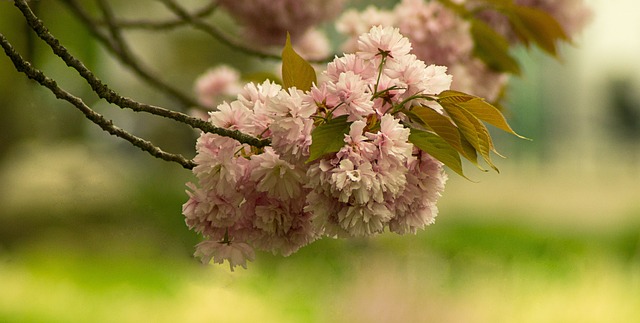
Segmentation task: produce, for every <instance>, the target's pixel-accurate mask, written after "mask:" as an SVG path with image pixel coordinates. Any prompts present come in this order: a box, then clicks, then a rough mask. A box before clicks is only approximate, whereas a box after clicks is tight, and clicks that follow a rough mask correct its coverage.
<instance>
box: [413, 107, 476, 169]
mask: <svg viewBox="0 0 640 323" xmlns="http://www.w3.org/2000/svg"><path fill="white" fill-rule="evenodd" d="M411 112H412V113H413V115H415V116H416V117H418V118H419V119H420V120H421V121H422V123H423V124H424V125H425V127H427V129H429V130H431V131H433V132H434V133H436V134H437V135H438V136H440V137H441V138H442V139H444V140H445V141H446V142H447V143H448V144H449V145H451V146H452V147H453V148H454V149H455V150H457V151H458V152H460V153H461V154H462V156H464V157H465V158H466V159H468V160H469V161H470V162H471V163H473V164H474V165H476V167H478V168H480V169H482V167H480V165H479V164H478V155H477V154H476V150H475V149H474V148H473V146H472V145H471V144H470V143H469V141H468V140H466V138H464V136H462V134H461V133H460V130H459V129H458V127H456V125H455V124H454V123H453V120H451V118H449V117H447V116H445V115H442V114H440V113H438V112H436V111H435V110H433V109H431V108H428V107H423V106H416V107H414V108H413V109H411ZM482 170H484V169H482Z"/></svg>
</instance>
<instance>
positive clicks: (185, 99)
mask: <svg viewBox="0 0 640 323" xmlns="http://www.w3.org/2000/svg"><path fill="white" fill-rule="evenodd" d="M61 1H62V3H64V4H66V5H67V7H68V8H69V9H70V10H71V11H72V12H73V13H74V14H75V15H76V16H77V17H78V18H79V19H80V21H81V22H82V23H83V24H84V25H85V26H86V27H87V28H88V29H89V31H90V32H91V33H92V34H93V35H94V37H95V38H96V39H97V40H99V41H100V42H102V43H103V44H104V45H105V46H106V48H107V50H109V51H111V52H112V53H113V54H114V55H115V56H116V57H117V58H118V59H119V60H120V62H121V63H122V64H124V65H125V66H127V67H129V68H130V69H131V70H132V71H133V72H134V73H136V74H137V75H138V76H139V77H140V78H141V79H142V80H143V81H145V82H147V83H148V84H149V85H151V86H153V87H155V88H157V89H158V90H159V91H161V92H163V93H166V94H168V95H169V96H170V97H172V98H174V99H175V100H177V101H178V102H180V103H181V104H182V105H183V106H185V107H200V105H199V104H198V103H197V102H196V101H195V100H193V99H192V98H191V97H189V96H188V95H186V94H184V93H182V92H181V91H179V90H177V89H175V88H174V87H172V86H171V85H169V84H168V83H166V82H164V81H162V80H161V79H160V78H159V77H158V76H157V75H155V74H154V73H152V72H151V71H149V70H148V69H147V68H146V67H143V66H142V64H141V63H140V60H139V59H137V58H136V57H135V56H134V55H133V53H132V52H131V51H129V50H128V49H127V48H126V47H124V48H123V45H124V40H123V39H122V37H121V36H116V35H120V32H119V29H118V26H117V24H116V23H115V20H114V18H113V16H112V15H111V12H110V10H107V12H108V13H106V12H105V10H104V9H103V13H105V21H106V22H107V25H108V27H109V29H110V31H111V35H112V37H113V38H114V39H110V38H109V37H107V36H106V35H104V34H103V33H102V32H101V30H100V29H99V28H98V27H97V23H96V22H95V21H94V19H93V18H91V15H89V13H87V12H86V11H85V10H84V9H82V6H81V5H80V4H79V3H78V2H77V1H75V0H61ZM105 6H106V4H105ZM116 37H119V38H120V41H118V40H117V39H116Z"/></svg>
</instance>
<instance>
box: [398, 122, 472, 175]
mask: <svg viewBox="0 0 640 323" xmlns="http://www.w3.org/2000/svg"><path fill="white" fill-rule="evenodd" d="M409 142H411V143H412V144H414V145H415V146H416V147H418V148H419V149H421V150H422V151H424V152H426V153H427V154H429V155H431V156H433V158H435V159H437V160H439V161H440V162H442V163H443V164H445V165H446V166H447V167H449V168H451V170H453V171H454V172H456V173H458V174H459V175H460V176H462V177H464V178H467V177H466V176H465V175H464V172H463V170H462V161H461V160H460V155H459V154H458V152H457V151H456V150H455V149H453V147H451V145H449V144H448V143H447V142H446V141H445V140H444V139H442V138H440V137H439V136H438V135H436V134H434V133H431V132H428V131H422V130H418V129H411V133H410V134H409ZM467 179H468V178H467Z"/></svg>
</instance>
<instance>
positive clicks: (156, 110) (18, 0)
mask: <svg viewBox="0 0 640 323" xmlns="http://www.w3.org/2000/svg"><path fill="white" fill-rule="evenodd" d="M15 5H16V7H18V9H20V11H21V12H22V14H23V15H24V17H25V18H26V20H27V22H28V23H29V26H31V28H32V29H33V30H34V31H35V32H36V34H37V35H38V37H40V39H42V40H43V41H45V42H46V43H47V44H48V45H49V47H51V49H52V50H53V52H54V53H55V54H56V55H57V56H58V57H60V58H61V59H62V60H63V61H64V62H65V63H66V64H67V66H70V67H72V68H74V69H75V70H76V71H77V72H78V73H79V74H80V76H82V77H83V78H84V79H85V80H86V81H87V83H88V84H89V86H91V89H92V90H93V91H94V92H95V93H96V94H97V95H98V96H99V97H100V98H102V99H105V100H106V101H107V102H109V103H112V104H115V105H117V106H119V107H121V108H127V109H131V110H133V111H136V112H146V113H150V114H154V115H157V116H162V117H165V118H169V119H173V120H175V121H178V122H181V123H184V124H186V125H189V126H191V127H193V128H197V129H200V130H203V131H205V132H210V133H215V134H218V135H221V136H224V137H230V138H233V139H235V140H237V141H239V142H241V143H244V144H248V145H251V146H255V147H258V148H260V147H264V146H268V145H269V144H270V141H269V140H268V139H258V138H256V137H253V136H250V135H247V134H245V133H242V132H240V131H238V130H229V129H224V128H219V127H216V126H214V125H212V124H211V123H210V122H207V121H204V120H202V119H198V118H194V117H191V116H189V115H186V114H184V113H180V112H177V111H172V110H168V109H165V108H161V107H157V106H153V105H149V104H143V103H140V102H137V101H134V100H131V99H129V98H126V97H123V96H120V95H119V94H117V93H116V92H115V91H113V90H112V89H110V88H109V87H108V86H107V85H106V84H104V83H103V82H102V81H101V80H100V79H99V78H98V77H96V76H95V75H94V74H93V72H91V70H89V69H88V68H87V67H86V66H85V65H84V64H83V63H82V62H81V61H80V60H78V59H77V58H75V57H73V55H71V54H70V53H69V51H68V50H67V49H66V48H65V47H64V46H62V45H61V44H60V41H58V39H56V38H55V37H54V36H53V35H52V34H51V33H50V32H49V31H48V30H47V28H46V27H45V26H44V24H43V23H42V21H41V20H40V19H38V17H36V16H35V15H34V14H33V12H32V11H31V10H30V8H29V6H28V5H27V3H26V2H25V1H24V0H15Z"/></svg>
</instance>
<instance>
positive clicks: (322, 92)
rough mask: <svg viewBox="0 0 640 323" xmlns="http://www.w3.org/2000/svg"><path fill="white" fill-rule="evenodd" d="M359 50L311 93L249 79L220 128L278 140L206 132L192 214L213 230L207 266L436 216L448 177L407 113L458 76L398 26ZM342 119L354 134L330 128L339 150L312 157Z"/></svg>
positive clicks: (417, 224) (214, 115)
mask: <svg viewBox="0 0 640 323" xmlns="http://www.w3.org/2000/svg"><path fill="white" fill-rule="evenodd" d="M358 46H359V47H358V50H357V52H356V53H355V54H347V55H345V56H342V57H336V58H335V59H334V60H333V61H332V62H331V63H329V64H328V65H327V67H326V68H327V69H326V71H324V72H323V73H322V75H321V77H320V81H318V82H317V83H316V84H313V86H312V87H311V89H309V90H308V91H301V90H299V89H296V88H295V87H290V88H286V89H285V88H282V87H280V86H278V85H276V84H274V83H272V82H270V81H266V82H264V83H262V84H252V83H250V84H248V85H246V86H245V87H244V89H243V90H242V91H241V93H240V94H239V95H238V99H237V100H236V101H232V102H230V103H227V102H224V103H222V104H220V105H219V106H218V107H217V111H215V112H211V113H210V118H209V121H210V122H211V123H213V124H214V125H216V126H219V127H224V128H227V129H232V130H241V131H243V132H245V133H247V134H250V135H253V136H256V137H258V138H267V139H271V142H272V147H265V148H262V149H257V148H252V147H250V146H248V145H244V144H241V143H239V142H237V141H235V140H234V139H230V138H225V137H221V136H218V135H213V134H207V133H203V134H201V136H200V138H199V139H198V142H197V144H196V150H197V155H196V157H195V158H194V161H195V162H196V163H197V164H198V165H197V166H196V167H195V168H194V169H193V172H194V174H195V175H196V178H197V179H198V181H197V183H196V184H192V183H189V184H188V187H189V189H190V190H189V191H188V195H189V200H188V201H187V202H186V203H185V204H184V206H183V213H184V215H185V217H186V222H187V224H188V225H189V227H190V228H192V229H194V230H196V231H197V232H199V233H201V234H202V235H203V236H204V237H205V242H203V243H202V244H201V245H199V247H198V255H200V256H202V258H203V261H208V260H210V259H213V260H214V262H221V261H222V260H224V259H226V260H227V261H229V263H230V265H231V267H232V268H233V266H235V265H244V262H242V261H241V259H242V260H244V259H247V260H251V259H252V258H253V257H252V256H251V257H249V255H252V253H250V252H249V249H248V248H251V249H250V250H251V252H253V251H252V250H253V249H258V250H264V251H270V252H273V253H275V254H282V255H285V256H286V255H289V254H291V253H293V252H295V251H296V250H298V249H299V248H301V247H302V246H304V245H306V244H309V243H311V242H313V241H314V240H316V239H318V238H320V237H322V236H331V237H335V236H339V237H364V236H370V235H373V234H377V233H382V232H383V231H384V230H385V228H388V229H390V230H391V231H394V232H397V233H401V234H404V233H415V232H416V230H417V229H418V228H423V227H424V226H425V225H427V224H430V223H432V222H433V219H434V217H435V215H436V212H437V208H436V207H435V204H436V201H437V199H438V197H439V196H440V195H441V192H442V190H443V189H444V182H445V181H446V175H445V174H444V172H443V165H442V163H440V162H439V161H437V160H435V159H434V158H431V157H429V156H428V154H426V153H425V152H423V151H421V150H420V149H418V148H416V147H415V146H414V145H413V144H412V142H411V141H410V140H409V137H410V129H409V128H408V127H407V125H408V124H411V123H412V121H410V120H408V119H407V117H406V115H405V114H406V113H408V110H409V109H411V108H412V106H414V105H420V104H422V105H424V106H429V105H433V104H434V102H433V100H432V99H429V98H430V97H431V96H435V95H437V94H438V93H440V92H442V91H445V90H447V89H448V88H449V85H450V84H451V76H450V75H448V74H446V70H447V69H446V67H444V66H435V65H427V64H425V63H424V62H422V61H420V60H418V59H417V58H416V57H415V56H414V55H413V54H410V50H411V44H410V42H409V40H408V39H407V38H406V37H404V36H403V35H401V34H400V33H399V30H398V29H397V28H392V27H382V26H375V27H373V28H371V29H370V31H369V32H368V33H365V34H363V35H362V36H361V37H360V38H359V44H358ZM285 64H286V62H285ZM399 112H402V113H399ZM332 125H338V126H339V128H341V129H345V130H344V131H343V130H337V131H329V132H328V135H329V136H332V137H335V138H336V139H335V140H336V141H335V142H331V143H329V142H327V143H328V144H330V145H336V148H337V149H335V150H332V151H326V152H323V153H320V155H318V156H312V154H317V149H319V148H318V147H321V146H323V141H326V140H328V139H326V138H324V137H322V135H318V133H322V132H323V131H324V130H323V129H324V128H326V127H332ZM414 126H418V125H414ZM332 140H333V139H332ZM312 149H314V151H312ZM320 149H322V148H320ZM405 195H406V196H405ZM232 206H233V207H232ZM225 242H230V243H226V244H225ZM234 246H241V247H237V248H236V249H233V248H234ZM238 250H239V251H238ZM241 255H243V256H244V257H240V256H241Z"/></svg>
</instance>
